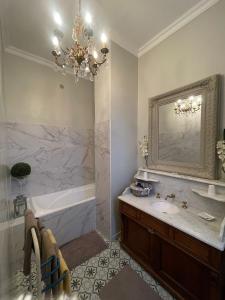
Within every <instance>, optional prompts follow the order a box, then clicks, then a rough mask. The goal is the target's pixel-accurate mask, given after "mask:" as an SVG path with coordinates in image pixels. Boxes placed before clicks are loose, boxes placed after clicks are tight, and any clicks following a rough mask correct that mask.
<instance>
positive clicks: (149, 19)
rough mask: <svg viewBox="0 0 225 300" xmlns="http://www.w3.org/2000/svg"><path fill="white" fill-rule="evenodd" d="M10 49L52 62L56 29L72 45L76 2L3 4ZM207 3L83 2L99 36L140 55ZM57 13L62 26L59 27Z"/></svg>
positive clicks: (147, 0) (45, 0)
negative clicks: (142, 49)
mask: <svg viewBox="0 0 225 300" xmlns="http://www.w3.org/2000/svg"><path fill="white" fill-rule="evenodd" d="M1 1H2V3H3V2H4V3H3V8H2V12H3V16H4V27H5V33H6V34H5V36H6V42H7V45H8V46H13V47H16V48H19V49H21V50H23V51H27V52H30V53H32V54H34V55H38V56H41V57H44V58H47V59H51V54H50V52H51V48H52V42H51V37H52V35H53V32H54V29H56V28H59V29H60V30H62V31H63V32H64V35H65V44H67V45H70V44H71V28H72V24H73V16H74V13H75V0H1ZM206 1H208V0H201V1H200V0H139V1H137V0H83V2H82V8H83V11H86V10H89V11H90V13H91V14H92V15H93V17H94V23H95V25H96V28H95V29H96V32H97V36H99V35H100V31H101V30H100V29H101V28H102V29H103V30H104V31H106V32H107V33H108V34H109V35H110V37H111V38H112V39H113V40H114V41H116V42H117V43H119V44H120V45H121V46H122V47H124V48H126V49H128V50H130V51H131V52H133V53H136V54H137V53H138V49H140V48H141V47H142V46H143V45H144V44H146V43H147V42H148V41H149V40H152V39H153V38H154V37H155V36H157V35H158V34H159V33H160V32H162V30H164V29H165V28H167V27H168V26H169V25H171V24H172V23H174V22H175V21H176V20H177V19H179V18H180V17H181V16H182V15H184V14H185V13H187V12H188V11H189V10H190V9H192V10H193V7H195V6H196V5H198V4H199V3H200V2H206ZM54 11H57V12H58V13H59V14H60V15H61V17H62V20H63V25H62V26H61V27H60V26H57V25H56V24H55V22H54V19H53V12H54Z"/></svg>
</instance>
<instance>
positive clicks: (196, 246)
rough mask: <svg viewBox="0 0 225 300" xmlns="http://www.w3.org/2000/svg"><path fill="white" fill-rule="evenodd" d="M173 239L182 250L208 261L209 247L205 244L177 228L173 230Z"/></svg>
mask: <svg viewBox="0 0 225 300" xmlns="http://www.w3.org/2000/svg"><path fill="white" fill-rule="evenodd" d="M174 241H175V243H176V244H177V245H179V246H181V247H182V248H183V249H184V250H188V251H189V252H191V253H192V254H194V255H195V256H196V257H198V258H200V259H201V260H203V261H205V262H208V263H209V258H210V248H209V247H208V246H207V245H206V244H203V243H202V242H200V241H198V240H196V239H194V238H193V237H191V236H188V235H186V234H185V233H183V232H181V231H178V230H174Z"/></svg>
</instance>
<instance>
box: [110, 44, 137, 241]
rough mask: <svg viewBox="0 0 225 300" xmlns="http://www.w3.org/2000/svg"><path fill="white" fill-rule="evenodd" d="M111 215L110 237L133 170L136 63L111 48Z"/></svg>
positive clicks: (134, 160)
mask: <svg viewBox="0 0 225 300" xmlns="http://www.w3.org/2000/svg"><path fill="white" fill-rule="evenodd" d="M111 52H112V53H111V56H112V61H111V213H112V237H113V236H114V235H115V234H116V233H118V232H119V231H120V226H119V225H120V224H119V211H118V199H117V197H118V195H120V194H121V193H122V192H123V190H124V188H125V187H127V186H129V185H130V182H131V179H132V177H133V175H134V173H135V172H136V170H137V97H138V89H137V82H138V59H137V57H135V56H134V55H132V54H130V53H129V52H127V51H126V50H124V49H123V48H121V47H120V46H118V45H117V44H115V43H112V46H111Z"/></svg>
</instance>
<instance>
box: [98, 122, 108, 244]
mask: <svg viewBox="0 0 225 300" xmlns="http://www.w3.org/2000/svg"><path fill="white" fill-rule="evenodd" d="M95 184H96V226H97V229H98V230H99V231H100V232H101V234H103V236H104V237H106V238H110V140H109V121H103V122H99V123H97V124H95Z"/></svg>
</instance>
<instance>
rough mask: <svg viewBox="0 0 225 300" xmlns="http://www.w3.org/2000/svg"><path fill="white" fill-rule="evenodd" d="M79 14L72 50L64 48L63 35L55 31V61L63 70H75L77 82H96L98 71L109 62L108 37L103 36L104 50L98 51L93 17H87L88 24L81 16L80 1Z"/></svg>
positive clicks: (75, 24)
mask: <svg viewBox="0 0 225 300" xmlns="http://www.w3.org/2000/svg"><path fill="white" fill-rule="evenodd" d="M78 5H79V6H78V14H77V15H76V16H75V20H74V27H73V33H72V39H73V45H72V47H71V48H65V49H64V48H63V47H62V45H61V44H62V43H61V41H62V38H63V33H62V32H60V31H55V37H54V38H55V42H54V44H55V49H54V50H53V51H52V55H53V56H54V61H55V63H56V65H57V67H59V68H60V69H61V70H63V71H65V69H67V68H70V69H72V70H73V73H74V76H75V82H78V81H79V78H85V79H89V80H91V81H93V80H94V77H95V76H96V75H97V73H98V70H99V68H100V66H101V65H102V64H104V63H105V62H106V60H107V54H108V53H109V49H108V48H107V46H106V42H107V37H106V35H105V34H102V37H101V40H102V43H103V45H102V48H101V49H100V51H97V49H96V46H95V39H94V34H93V30H92V28H91V26H90V23H91V16H90V15H87V17H86V21H87V22H86V23H87V24H86V23H85V22H84V20H83V18H82V16H81V0H78Z"/></svg>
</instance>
